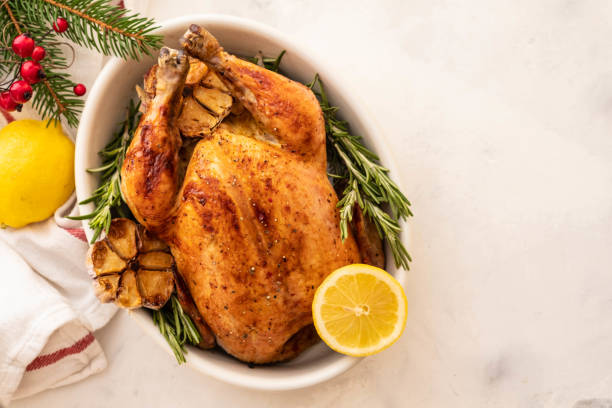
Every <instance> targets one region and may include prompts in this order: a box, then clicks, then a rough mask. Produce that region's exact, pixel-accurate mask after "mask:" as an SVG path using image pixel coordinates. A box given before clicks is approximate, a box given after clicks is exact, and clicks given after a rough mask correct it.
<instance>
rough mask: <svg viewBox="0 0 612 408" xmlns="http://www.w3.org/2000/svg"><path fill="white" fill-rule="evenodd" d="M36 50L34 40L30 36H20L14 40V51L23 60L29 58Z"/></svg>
mask: <svg viewBox="0 0 612 408" xmlns="http://www.w3.org/2000/svg"><path fill="white" fill-rule="evenodd" d="M32 50H34V40H33V39H32V37H30V35H29V34H27V33H25V34H19V35H18V36H17V37H15V39H14V40H13V51H14V52H15V54H17V55H19V56H20V57H21V58H28V57H29V56H30V55H32Z"/></svg>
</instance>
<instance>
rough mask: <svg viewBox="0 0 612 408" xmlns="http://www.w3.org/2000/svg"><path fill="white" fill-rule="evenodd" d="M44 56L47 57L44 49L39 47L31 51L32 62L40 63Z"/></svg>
mask: <svg viewBox="0 0 612 408" xmlns="http://www.w3.org/2000/svg"><path fill="white" fill-rule="evenodd" d="M45 55H47V51H45V49H44V48H43V47H41V46H40V45H37V46H36V47H34V49H33V50H32V59H33V60H34V61H40V60H41V59H43V58H45Z"/></svg>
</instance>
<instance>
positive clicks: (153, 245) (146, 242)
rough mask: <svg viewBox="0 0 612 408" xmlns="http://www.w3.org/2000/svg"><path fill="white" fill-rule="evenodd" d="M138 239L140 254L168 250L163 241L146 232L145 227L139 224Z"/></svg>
mask: <svg viewBox="0 0 612 408" xmlns="http://www.w3.org/2000/svg"><path fill="white" fill-rule="evenodd" d="M138 238H139V243H140V247H139V249H138V252H140V253H144V252H151V251H162V252H168V251H169V250H170V248H168V245H167V244H166V243H165V242H164V241H162V240H161V239H159V238H157V237H156V236H155V235H153V234H152V233H150V232H149V231H147V230H146V229H145V227H143V226H142V225H140V224H139V225H138Z"/></svg>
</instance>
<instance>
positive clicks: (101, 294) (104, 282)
mask: <svg viewBox="0 0 612 408" xmlns="http://www.w3.org/2000/svg"><path fill="white" fill-rule="evenodd" d="M119 279H121V275H119V274H118V273H113V274H112V275H104V276H99V277H97V278H96V279H94V291H95V292H96V296H97V297H98V299H100V302H102V303H108V302H112V301H114V300H115V299H117V290H118V289H119Z"/></svg>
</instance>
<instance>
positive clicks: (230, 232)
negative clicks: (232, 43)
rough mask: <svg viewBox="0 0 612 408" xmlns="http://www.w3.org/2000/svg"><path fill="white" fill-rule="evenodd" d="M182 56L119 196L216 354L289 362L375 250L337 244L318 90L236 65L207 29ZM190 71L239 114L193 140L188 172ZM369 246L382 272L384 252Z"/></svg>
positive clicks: (195, 34) (144, 123) (164, 65)
mask: <svg viewBox="0 0 612 408" xmlns="http://www.w3.org/2000/svg"><path fill="white" fill-rule="evenodd" d="M182 46H183V48H184V51H183V50H181V51H176V50H172V49H169V48H163V49H162V50H161V52H160V56H159V60H158V66H157V68H156V72H155V78H154V80H153V82H152V83H151V84H150V87H151V88H152V89H151V92H150V94H151V95H150V100H148V101H147V103H146V111H145V113H144V115H143V116H142V119H141V121H140V124H139V126H138V129H137V131H136V133H135V136H134V138H133V140H132V142H131V145H130V146H129V149H128V151H127V155H126V158H125V161H124V164H123V168H122V171H121V177H122V178H121V180H122V185H121V188H122V192H123V195H124V197H125V199H126V201H127V203H128V205H129V207H130V209H131V210H132V212H133V214H134V216H135V217H136V219H137V220H138V221H139V222H140V223H141V224H142V225H143V226H145V227H146V228H147V230H149V231H151V232H152V233H154V234H156V235H157V236H158V237H160V238H161V239H162V240H163V241H164V242H166V243H167V244H168V246H169V248H170V251H171V253H172V255H173V257H174V260H175V262H176V267H177V270H178V272H179V273H180V275H181V277H182V278H183V280H184V282H185V284H186V286H187V289H188V290H189V292H190V294H191V297H192V298H193V301H194V303H195V305H196V307H197V310H198V311H199V313H200V314H201V317H202V318H203V320H204V321H205V323H206V325H208V328H209V330H210V333H209V335H212V336H214V339H215V340H216V343H217V344H218V345H220V346H221V347H222V348H223V349H224V350H226V351H227V352H228V353H229V354H231V355H233V356H235V357H237V358H238V359H240V360H243V361H246V362H252V363H270V362H276V361H282V360H287V359H290V358H293V357H294V356H296V355H297V354H298V353H300V352H301V351H303V350H304V349H305V348H306V347H308V346H309V345H311V344H312V343H313V342H315V341H316V340H317V336H316V332H315V330H314V328H313V325H312V314H311V303H312V299H313V295H314V292H315V290H316V289H317V287H318V286H319V284H320V283H321V282H322V280H323V279H324V278H325V277H326V276H327V275H328V274H329V273H331V272H332V271H333V270H335V269H336V268H338V267H341V266H343V265H346V264H351V263H356V262H363V261H366V262H367V261H368V259H366V258H368V256H369V255H367V251H364V250H362V251H361V252H360V249H359V248H360V247H362V249H363V248H366V247H367V248H368V250H369V252H370V253H371V252H372V247H373V246H372V244H371V242H373V241H376V239H374V240H373V241H372V240H370V243H369V244H367V245H366V244H362V242H360V241H363V242H364V243H365V242H366V241H368V236H370V237H371V235H372V234H368V232H367V230H368V229H367V228H362V229H360V230H359V233H358V234H350V235H349V236H348V238H347V239H345V240H344V241H342V240H341V239H340V231H339V214H338V211H337V208H336V204H337V201H338V199H337V196H336V193H335V192H334V189H333V188H332V186H331V184H330V183H329V181H328V178H327V174H326V151H325V125H324V120H323V115H322V112H321V109H320V107H319V104H318V102H317V99H316V98H315V96H314V95H313V93H312V92H311V91H310V89H308V88H307V87H305V86H303V85H301V84H299V83H296V82H294V81H292V80H289V79H287V78H286V77H284V76H282V75H280V74H277V73H274V72H272V71H269V70H267V69H265V68H263V67H260V66H258V65H255V64H252V63H250V62H247V61H245V60H242V59H240V58H238V57H236V56H233V55H230V54H228V53H227V52H225V51H224V50H223V48H222V47H221V46H220V45H219V43H218V42H217V40H216V39H215V38H214V37H213V36H212V35H211V34H210V33H208V32H207V31H205V30H204V29H203V28H201V27H198V26H191V27H190V29H189V31H188V32H187V33H186V34H185V36H184V37H183V39H182ZM185 52H186V53H185ZM187 54H189V57H188V55H187ZM190 61H191V64H192V68H193V67H194V66H195V65H194V64H201V65H202V66H204V64H202V62H203V63H205V65H206V66H204V69H210V70H212V71H213V72H214V73H216V74H217V78H218V79H219V80H220V83H218V84H217V85H216V86H217V87H218V88H222V89H225V90H226V91H227V92H228V94H229V95H231V98H229V99H230V101H234V103H235V105H236V107H240V109H237V113H236V115H234V114H232V116H234V119H231V118H229V117H228V120H227V121H223V122H222V123H220V124H219V123H216V122H215V123H213V124H212V125H211V127H210V128H209V129H208V131H207V132H201V133H200V134H191V135H189V136H200V137H201V139H200V140H199V141H198V142H197V145H196V146H195V148H194V150H193V153H192V154H191V157H190V160H189V163H188V166H187V169H186V170H183V171H181V166H180V155H179V152H180V150H181V145H182V143H183V142H182V137H181V133H183V134H185V132H182V131H181V129H182V128H183V127H185V126H186V122H185V121H187V120H188V119H189V118H185V117H184V116H185V115H192V116H193V112H192V111H189V112H188V111H187V109H191V108H189V106H188V103H193V101H192V99H193V98H194V97H197V95H195V92H193V93H194V95H192V94H190V93H188V92H185V89H184V86H185V82H186V80H187V79H188V78H187V75H188V71H189V67H190ZM192 71H193V70H192ZM192 71H189V72H190V75H191V73H192ZM225 108H227V107H225ZM225 108H224V109H225ZM232 109H233V108H232ZM241 109H246V110H245V111H244V112H243V113H240V111H241ZM225 110H226V111H227V112H229V108H228V109H225ZM186 112H187V113H186ZM212 113H214V112H212ZM212 113H211V110H210V109H205V110H203V111H202V115H208V114H212ZM226 114H227V113H226ZM245 115H248V120H247V119H244V120H243V119H241V118H245V117H246V116H245ZM226 122H227V123H226ZM245 123H246V124H247V125H248V126H247V125H245ZM245 129H247V130H248V129H252V131H246V130H245ZM196 133H197V132H196ZM181 173H184V176H183V175H182V174H181ZM357 218H359V217H357ZM355 236H357V237H359V236H362V237H363V238H362V239H361V240H360V239H359V238H358V239H356V238H355ZM374 248H375V250H374V252H376V254H375V256H376V257H379V258H378V259H379V261H380V257H381V256H382V249H381V248H380V242H378V243H377V244H374ZM362 253H363V255H362ZM370 258H372V256H370ZM374 261H376V259H374ZM370 262H372V261H371V260H370ZM206 325H204V326H203V327H204V328H206ZM200 330H203V329H202V327H200ZM206 330H208V329H206Z"/></svg>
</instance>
